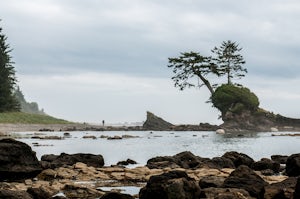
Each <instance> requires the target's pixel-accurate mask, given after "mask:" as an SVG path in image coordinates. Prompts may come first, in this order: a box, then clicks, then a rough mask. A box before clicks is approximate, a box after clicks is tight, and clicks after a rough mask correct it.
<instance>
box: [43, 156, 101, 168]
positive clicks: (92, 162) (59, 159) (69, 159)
mask: <svg viewBox="0 0 300 199" xmlns="http://www.w3.org/2000/svg"><path fill="white" fill-rule="evenodd" d="M41 161H42V165H43V168H44V169H47V168H58V167H61V166H64V165H69V166H71V165H73V164H75V163H77V162H83V163H85V164H87V165H88V166H93V167H103V165H104V159H103V157H102V155H94V154H87V153H77V154H66V153H62V154H60V155H52V154H51V155H43V156H42V158H41Z"/></svg>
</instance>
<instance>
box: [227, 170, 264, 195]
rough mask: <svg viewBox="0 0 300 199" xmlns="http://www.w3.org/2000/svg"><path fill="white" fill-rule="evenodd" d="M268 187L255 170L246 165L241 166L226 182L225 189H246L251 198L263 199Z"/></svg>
mask: <svg viewBox="0 0 300 199" xmlns="http://www.w3.org/2000/svg"><path fill="white" fill-rule="evenodd" d="M266 185H268V183H266V182H265V181H264V180H263V179H262V178H261V177H260V176H258V175H257V174H256V173H255V172H254V171H253V170H251V169H250V168H249V167H247V166H245V165H241V166H239V167H238V168H237V169H236V170H234V171H233V172H232V173H231V174H230V175H229V177H228V178H227V179H226V180H225V181H224V184H223V187H225V188H239V189H245V190H246V191H248V192H249V194H250V195H251V196H253V197H256V198H258V199H262V198H263V197H264V192H265V189H264V187H265V186H266Z"/></svg>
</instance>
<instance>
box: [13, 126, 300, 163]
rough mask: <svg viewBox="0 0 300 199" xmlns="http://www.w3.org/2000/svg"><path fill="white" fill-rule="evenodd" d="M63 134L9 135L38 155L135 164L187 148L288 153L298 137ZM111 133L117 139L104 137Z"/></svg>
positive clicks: (213, 152)
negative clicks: (80, 155) (85, 155)
mask: <svg viewBox="0 0 300 199" xmlns="http://www.w3.org/2000/svg"><path fill="white" fill-rule="evenodd" d="M279 133H282V132H279ZM65 135H66V134H65V132H43V133H42V134H40V133H38V134H37V133H32V132H24V133H17V134H14V135H13V137H15V138H17V139H18V140H21V141H22V142H25V143H27V144H29V145H30V146H31V147H32V148H33V150H34V151H36V153H37V156H38V158H40V157H41V156H42V155H44V154H60V153H62V152H65V153H92V154H101V155H103V157H104V160H105V165H111V164H116V163H117V162H118V161H121V160H126V159H128V158H130V159H133V160H135V161H137V162H138V163H139V164H138V165H145V164H146V162H147V160H148V159H150V158H152V157H155V156H164V155H175V154H177V153H180V152H182V151H191V152H192V153H194V154H195V155H198V156H201V157H208V158H212V157H216V156H221V155H223V154H224V153H225V152H227V151H238V152H242V153H246V154H248V155H249V156H250V157H252V158H254V159H256V160H258V159H260V158H262V157H270V156H271V155H274V154H280V155H290V154H292V153H299V152H300V145H299V141H300V139H299V138H300V137H290V136H283V137H282V136H272V133H245V134H241V133H238V134H233V133H231V134H223V135H220V134H216V133H215V132H164V131H160V132H157V131H153V132H152V131H140V132H130V131H126V132H121V131H120V132H103V131H102V132H70V134H68V136H65ZM122 135H123V138H122ZM124 135H126V136H124ZM37 136H41V137H43V136H48V137H50V136H56V137H61V138H62V139H60V140H59V139H58V140H54V139H34V137H37ZM114 136H116V137H120V139H112V140H109V139H107V138H108V137H114ZM83 137H86V139H84V138H83ZM94 138H95V139H94ZM287 146H288V147H287Z"/></svg>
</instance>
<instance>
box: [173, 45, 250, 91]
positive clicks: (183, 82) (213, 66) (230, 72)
mask: <svg viewBox="0 0 300 199" xmlns="http://www.w3.org/2000/svg"><path fill="white" fill-rule="evenodd" d="M241 50H242V48H240V47H239V45H238V44H236V42H232V41H230V40H228V41H224V42H223V43H222V44H221V46H220V47H214V48H213V49H212V50H211V52H212V53H213V56H204V55H201V54H200V53H199V52H193V51H191V52H183V53H180V56H178V57H173V58H168V59H169V65H168V67H169V68H172V69H173V73H174V76H173V77H172V80H173V81H174V82H175V87H179V89H180V90H183V89H185V88H186V87H194V86H196V85H197V84H195V83H194V82H195V81H194V77H197V78H198V80H200V81H201V82H202V83H201V84H199V86H202V85H205V86H206V87H207V89H208V90H209V91H210V93H211V95H212V94H213V93H214V87H215V86H214V85H216V84H212V83H211V82H210V81H209V80H208V78H207V76H208V75H211V74H212V75H216V76H218V77H220V76H226V77H227V84H231V83H232V78H235V77H237V78H241V77H243V76H245V74H244V73H247V70H246V69H244V68H243V67H242V65H243V64H245V63H246V62H245V61H244V58H243V56H242V55H241V54H240V53H239V52H240V51H241Z"/></svg>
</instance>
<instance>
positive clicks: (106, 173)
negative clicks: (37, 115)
mask: <svg viewBox="0 0 300 199" xmlns="http://www.w3.org/2000/svg"><path fill="white" fill-rule="evenodd" d="M6 142H9V143H16V142H15V141H11V140H10V141H6ZM18 144H20V143H18ZM21 145H22V144H21ZM67 155H68V154H67ZM69 156H70V155H68V156H64V155H62V156H61V158H62V157H68V158H65V159H66V162H67V163H65V162H64V161H62V160H60V161H61V162H60V165H61V166H59V165H55V166H53V167H51V163H52V162H55V161H56V160H57V159H58V157H59V156H57V155H46V156H43V161H42V163H43V162H44V163H45V162H47V163H48V164H50V167H48V168H47V169H44V170H43V171H41V172H40V173H39V174H38V175H34V176H33V175H32V176H30V177H28V178H26V179H25V178H23V179H22V181H20V180H17V181H14V180H13V181H12V180H11V181H10V182H7V181H3V180H2V181H0V198H25V199H27V198H28V199H31V198H32V199H44V198H49V197H52V196H55V197H53V198H69V199H72V198H100V199H101V198H104V199H105V198H106V199H107V198H125V199H127V198H129V199H131V198H135V197H139V198H141V199H143V198H144V199H145V198H162V199H164V198H168V199H169V198H174V199H175V198H176V199H177V198H179V199H180V198H184V199H189V198H219V199H227V198H230V199H235V198H237V199H245V198H250V199H251V198H259V199H260V198H267V199H268V198H270V199H271V198H272V199H275V198H283V199H285V198H288V199H292V198H299V194H300V180H299V177H288V176H284V175H278V174H277V175H273V174H274V171H277V166H278V164H279V163H278V162H276V161H273V160H270V159H262V160H260V161H257V162H254V160H252V159H251V158H250V157H248V156H247V155H245V154H240V153H238V152H228V153H225V154H224V155H223V156H222V157H215V158H212V159H208V158H201V157H199V156H196V155H194V154H192V153H191V152H188V151H185V152H182V153H179V154H176V155H174V156H165V157H156V158H152V159H150V160H149V161H148V164H147V166H140V167H135V168H126V167H124V166H123V165H122V166H110V167H105V166H103V164H100V165H99V164H98V163H97V164H94V163H93V162H94V159H93V158H87V156H82V155H79V156H78V154H76V156H75V157H76V158H73V157H72V158H70V157H69ZM88 157H94V156H93V155H92V156H88ZM1 158H2V157H1ZM297 158H298V154H295V155H291V156H289V157H288V158H287V164H289V167H288V166H287V167H288V168H290V171H293V172H294V173H295V172H297V168H298V167H297V165H298V164H297V163H298V162H297V161H298V159H297ZM96 159H97V158H96ZM8 160H10V159H8ZM12 160H14V159H12ZM86 160H91V161H90V162H86V163H83V162H81V161H86ZM97 160H98V159H97ZM62 162H63V164H61V163H62ZM73 162H75V163H74V164H72V163H73ZM97 162H98V161H97ZM100 162H101V161H100ZM125 162H131V160H127V161H125ZM14 163H15V162H10V164H12V165H13V164H14ZM103 163H104V162H103ZM274 163H276V164H275V165H276V169H274ZM149 165H151V166H149ZM246 165H249V166H250V167H249V166H246ZM265 165H267V166H265ZM0 166H1V165H0ZM265 168H268V169H265ZM254 169H256V171H254ZM261 169H265V170H261ZM258 170H261V171H258ZM267 170H270V172H269V173H270V175H268V176H266V175H264V174H266V173H267V172H266V171H267ZM272 172H273V174H272ZM293 172H292V174H293V175H297V173H296V174H294V173H293ZM287 173H290V174H291V172H289V171H287ZM23 177H24V176H23ZM124 186H134V187H137V188H138V189H137V190H139V189H140V192H139V195H138V193H136V194H133V195H128V194H126V193H122V192H117V189H115V190H110V191H109V192H106V191H103V190H102V189H101V188H102V187H124Z"/></svg>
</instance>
